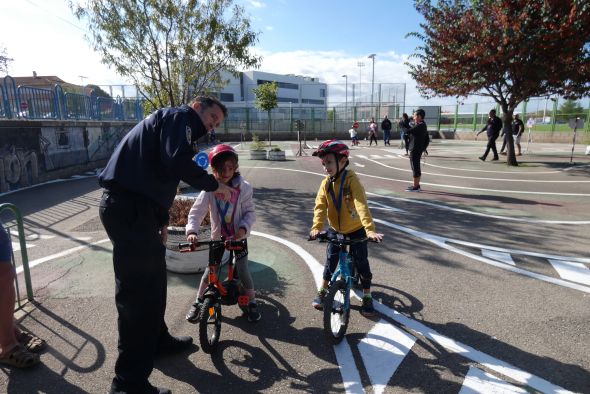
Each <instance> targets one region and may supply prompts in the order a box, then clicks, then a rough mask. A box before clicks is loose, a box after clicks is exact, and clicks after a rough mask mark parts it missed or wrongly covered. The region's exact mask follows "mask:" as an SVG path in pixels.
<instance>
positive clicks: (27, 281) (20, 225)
mask: <svg viewBox="0 0 590 394" xmlns="http://www.w3.org/2000/svg"><path fill="white" fill-rule="evenodd" d="M5 210H9V211H12V213H13V214H14V216H15V218H16V226H17V228H18V240H19V243H20V252H21V258H22V265H23V273H24V276H25V286H26V288H27V300H29V301H34V298H33V285H32V281H31V271H30V270H29V257H28V255H27V243H26V240H25V229H24V226H23V217H22V215H21V213H20V211H19V210H18V208H17V207H16V205H14V204H10V203H4V204H0V214H1V213H2V212H3V211H5ZM9 234H10V232H9ZM12 264H13V265H14V264H15V261H14V253H13V255H12ZM15 285H16V292H17V302H18V307H19V308H20V307H22V305H21V303H20V296H18V295H19V287H18V281H16V283H15Z"/></svg>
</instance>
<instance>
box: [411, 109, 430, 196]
mask: <svg viewBox="0 0 590 394" xmlns="http://www.w3.org/2000/svg"><path fill="white" fill-rule="evenodd" d="M425 115H426V113H425V112H424V110H423V109H421V108H419V109H417V110H416V111H414V126H412V127H411V128H410V129H409V130H408V135H409V138H410V143H409V148H408V149H409V151H410V167H411V168H412V177H413V184H412V185H411V186H408V188H407V189H406V191H408V192H420V191H421V190H422V189H421V188H420V178H421V177H422V171H421V169H420V159H421V158H422V154H423V153H424V151H425V150H426V148H427V147H428V141H429V137H428V128H427V127H426V123H425V122H424V117H425Z"/></svg>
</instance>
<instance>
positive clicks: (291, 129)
mask: <svg viewBox="0 0 590 394" xmlns="http://www.w3.org/2000/svg"><path fill="white" fill-rule="evenodd" d="M289 131H290V132H293V107H291V108H289Z"/></svg>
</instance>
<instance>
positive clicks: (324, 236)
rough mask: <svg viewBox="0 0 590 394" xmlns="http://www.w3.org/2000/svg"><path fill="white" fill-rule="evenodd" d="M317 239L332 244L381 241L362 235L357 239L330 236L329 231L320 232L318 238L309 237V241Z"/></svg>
mask: <svg viewBox="0 0 590 394" xmlns="http://www.w3.org/2000/svg"><path fill="white" fill-rule="evenodd" d="M316 239H317V240H318V241H319V242H329V243H331V244H336V245H354V244H358V243H361V242H365V241H369V242H375V243H379V241H377V240H374V239H372V238H369V237H362V238H357V239H350V238H342V239H338V237H337V236H335V237H330V236H329V235H328V233H319V234H318V235H317V237H316V238H311V237H309V238H308V239H307V240H308V241H315V240H316Z"/></svg>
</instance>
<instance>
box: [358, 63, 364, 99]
mask: <svg viewBox="0 0 590 394" xmlns="http://www.w3.org/2000/svg"><path fill="white" fill-rule="evenodd" d="M356 65H357V66H359V101H360V100H362V99H363V98H362V96H361V87H362V86H363V82H362V80H363V78H362V76H363V74H362V71H363V67H365V63H363V62H358V63H357V64H356Z"/></svg>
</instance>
